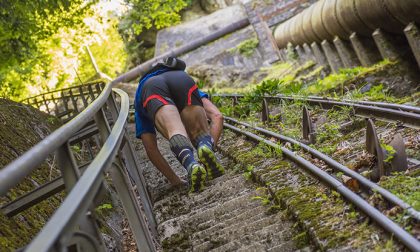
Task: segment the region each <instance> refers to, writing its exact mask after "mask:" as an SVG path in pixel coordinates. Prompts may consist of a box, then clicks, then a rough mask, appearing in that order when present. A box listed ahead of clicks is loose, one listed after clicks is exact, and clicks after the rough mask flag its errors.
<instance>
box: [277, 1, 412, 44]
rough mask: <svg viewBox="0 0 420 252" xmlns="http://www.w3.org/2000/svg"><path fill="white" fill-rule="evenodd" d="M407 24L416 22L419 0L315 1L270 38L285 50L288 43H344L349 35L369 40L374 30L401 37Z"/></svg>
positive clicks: (280, 26)
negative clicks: (328, 41)
mask: <svg viewBox="0 0 420 252" xmlns="http://www.w3.org/2000/svg"><path fill="white" fill-rule="evenodd" d="M410 22H420V1H419V0H405V1H400V0H319V1H318V2H316V3H315V4H313V5H312V6H310V7H309V8H307V9H306V10H304V11H302V12H301V13H300V14H298V15H296V16H294V17H292V18H291V19H289V20H287V21H285V22H283V23H282V24H280V25H278V26H277V27H276V29H275V31H274V37H275V39H276V42H277V45H278V47H279V48H285V47H286V46H287V43H289V42H290V43H292V44H293V45H302V44H304V43H307V44H311V43H312V42H321V41H323V40H332V39H334V37H335V36H338V37H339V38H341V39H345V40H348V39H349V36H350V35H351V34H352V33H353V32H356V33H357V34H359V35H361V36H370V35H371V34H372V32H373V31H374V30H375V29H377V28H381V29H382V30H384V31H386V32H390V33H395V34H403V29H404V27H405V26H407V25H408V24H409V23H410Z"/></svg>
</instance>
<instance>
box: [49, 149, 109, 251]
mask: <svg viewBox="0 0 420 252" xmlns="http://www.w3.org/2000/svg"><path fill="white" fill-rule="evenodd" d="M56 155H57V160H58V166H59V168H60V170H61V174H62V177H63V181H64V184H65V188H66V191H67V193H69V192H70V191H71V189H72V188H73V186H74V185H75V184H76V183H77V180H78V179H79V177H80V173H79V170H78V169H77V164H76V161H75V160H74V156H73V153H72V152H71V150H70V146H69V144H68V142H66V143H64V144H63V145H61V146H60V147H59V148H58V149H57V150H56ZM92 210H93V209H92ZM92 217H93V216H92V212H91V213H90V214H86V215H84V216H83V218H82V219H81V220H80V222H79V227H80V229H81V230H83V231H84V232H86V233H88V234H89V235H91V236H93V237H95V238H96V239H97V241H98V243H99V244H100V247H99V248H98V251H105V247H104V243H103V240H102V237H101V235H100V233H99V232H98V227H97V225H96V222H95V220H94V219H93V218H92ZM85 243H86V244H85ZM63 245H65V244H63ZM81 246H82V247H84V248H90V247H91V244H89V243H87V241H86V240H81Z"/></svg>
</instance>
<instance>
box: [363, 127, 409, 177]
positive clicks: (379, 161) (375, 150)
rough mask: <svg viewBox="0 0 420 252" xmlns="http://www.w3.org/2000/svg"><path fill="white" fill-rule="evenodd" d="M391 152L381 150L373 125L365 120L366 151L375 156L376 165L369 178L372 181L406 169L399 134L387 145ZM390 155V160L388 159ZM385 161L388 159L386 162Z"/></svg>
mask: <svg viewBox="0 0 420 252" xmlns="http://www.w3.org/2000/svg"><path fill="white" fill-rule="evenodd" d="M389 146H391V147H392V149H393V150H386V149H384V148H382V146H381V143H380V141H379V138H378V134H377V133H376V129H375V125H374V123H373V121H372V119H368V120H367V128H366V149H367V151H368V152H369V153H371V154H373V155H375V157H376V165H375V167H374V168H373V170H372V173H371V175H370V178H371V179H372V181H375V182H377V181H379V179H380V178H381V177H382V176H384V175H389V174H390V173H391V172H395V171H405V170H407V168H408V164H407V154H406V153H405V145H404V141H403V138H402V136H401V135H400V134H397V135H395V136H394V138H393V140H392V141H391V143H390V144H389ZM389 155H392V157H391V158H388V156H389ZM387 159H390V160H389V161H387Z"/></svg>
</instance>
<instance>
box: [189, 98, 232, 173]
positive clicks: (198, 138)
mask: <svg viewBox="0 0 420 252" xmlns="http://www.w3.org/2000/svg"><path fill="white" fill-rule="evenodd" d="M181 119H182V122H183V123H184V125H185V128H186V131H187V133H188V135H189V136H190V139H191V140H192V143H193V145H194V147H195V148H196V149H197V152H198V157H199V159H200V161H201V162H202V163H203V164H204V165H205V166H206V169H207V175H208V177H209V179H213V178H216V177H219V176H221V175H222V174H223V173H224V172H225V170H224V168H223V166H222V165H221V164H220V162H219V161H218V160H217V158H216V155H215V154H214V152H213V138H212V137H211V135H210V131H209V124H208V122H207V117H206V113H205V110H204V108H203V107H202V106H199V105H191V106H186V107H185V108H184V109H183V110H182V112H181Z"/></svg>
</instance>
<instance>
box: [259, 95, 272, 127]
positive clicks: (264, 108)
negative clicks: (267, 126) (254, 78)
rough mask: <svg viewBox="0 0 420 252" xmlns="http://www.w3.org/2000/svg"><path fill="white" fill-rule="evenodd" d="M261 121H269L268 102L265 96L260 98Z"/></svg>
mask: <svg viewBox="0 0 420 252" xmlns="http://www.w3.org/2000/svg"><path fill="white" fill-rule="evenodd" d="M261 121H262V122H264V123H265V122H269V121H270V110H269V109H268V103H267V99H266V98H263V100H262V111H261Z"/></svg>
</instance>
